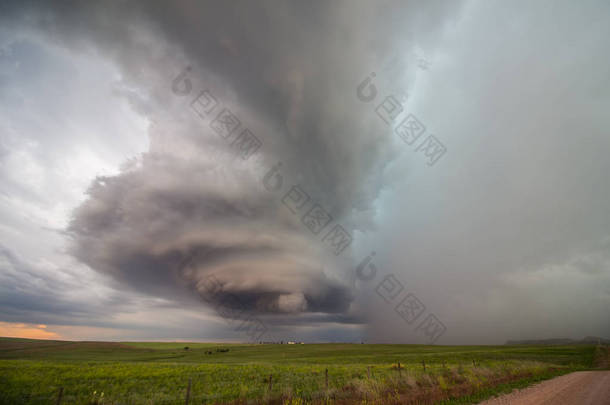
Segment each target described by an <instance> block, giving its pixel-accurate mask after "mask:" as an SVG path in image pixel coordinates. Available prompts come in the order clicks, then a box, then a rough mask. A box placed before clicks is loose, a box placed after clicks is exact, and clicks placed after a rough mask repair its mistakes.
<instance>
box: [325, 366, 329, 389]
mask: <svg viewBox="0 0 610 405" xmlns="http://www.w3.org/2000/svg"><path fill="white" fill-rule="evenodd" d="M324 374H325V377H326V390H327V391H328V369H326V371H325V372H324Z"/></svg>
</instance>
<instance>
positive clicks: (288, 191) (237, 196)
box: [0, 0, 610, 344]
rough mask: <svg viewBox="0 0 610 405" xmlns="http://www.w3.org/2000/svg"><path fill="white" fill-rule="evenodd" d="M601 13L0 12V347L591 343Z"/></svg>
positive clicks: (604, 99) (560, 4)
mask: <svg viewBox="0 0 610 405" xmlns="http://www.w3.org/2000/svg"><path fill="white" fill-rule="evenodd" d="M609 37H610V6H609V5H608V4H607V2H604V1H592V0H588V1H583V2H571V1H544V0H539V1H535V2H526V1H514V2H500V1H482V0H465V1H389V0H382V1H378V2H368V1H364V0H357V1H348V0H342V1H333V2H323V1H312V2H298V1H285V2H277V1H259V2H249V1H235V2H224V1H209V0H206V1H194V0H193V1H189V0H183V1H178V2H162V1H115V2H100V3H97V2H72V1H67V2H62V3H57V4H52V3H51V2H42V1H41V2H31V1H25V2H24V1H20V2H4V3H3V5H2V6H0V185H1V189H0V335H2V336H21V337H32V338H44V339H68V340H69V339H73V340H192V341H235V342H243V341H288V340H295V341H306V342H339V341H340V342H357V343H359V342H370V343H375V342H378V343H434V344H502V343H504V342H505V341H506V340H519V339H544V338H558V337H568V338H582V337H584V336H602V337H610V322H609V317H608V313H609V308H610V214H609V208H608V207H610V181H609V180H608V173H609V172H610V159H609V158H608V156H607V155H608V153H609V152H610V133H609V131H610V116H609V115H608V113H607V112H608V111H609V107H610V79H609V78H610V63H609V62H610V56H609V55H608V52H607V38H609Z"/></svg>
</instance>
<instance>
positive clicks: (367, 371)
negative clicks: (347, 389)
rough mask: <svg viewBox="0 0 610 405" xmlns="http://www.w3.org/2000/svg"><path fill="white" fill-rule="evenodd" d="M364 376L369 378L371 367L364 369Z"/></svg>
mask: <svg viewBox="0 0 610 405" xmlns="http://www.w3.org/2000/svg"><path fill="white" fill-rule="evenodd" d="M366 375H367V377H368V378H369V379H370V378H371V366H367V367H366Z"/></svg>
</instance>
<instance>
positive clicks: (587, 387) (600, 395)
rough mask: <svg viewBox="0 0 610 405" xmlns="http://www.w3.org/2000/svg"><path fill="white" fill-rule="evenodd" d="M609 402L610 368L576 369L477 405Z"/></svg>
mask: <svg viewBox="0 0 610 405" xmlns="http://www.w3.org/2000/svg"><path fill="white" fill-rule="evenodd" d="M505 404H506V405H508V404H510V405H534V404H535V405H551V404H552V405H610V371H578V372H576V373H571V374H566V375H563V376H561V377H557V378H553V379H552V380H548V381H544V382H542V383H540V384H536V385H534V386H532V387H529V388H525V389H523V390H517V391H513V392H511V393H510V394H507V395H503V396H501V397H498V398H495V399H490V400H488V401H485V402H481V403H480V404H479V405H505Z"/></svg>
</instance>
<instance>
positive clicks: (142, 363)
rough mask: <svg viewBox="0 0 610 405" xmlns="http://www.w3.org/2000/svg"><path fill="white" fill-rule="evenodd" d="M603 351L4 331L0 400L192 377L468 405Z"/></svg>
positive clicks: (144, 400) (231, 394)
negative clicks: (154, 339) (20, 335)
mask: <svg viewBox="0 0 610 405" xmlns="http://www.w3.org/2000/svg"><path fill="white" fill-rule="evenodd" d="M185 346H188V347H189V349H188V350H185V349H184V347H185ZM217 349H228V351H224V352H220V351H217ZM597 350H599V349H597ZM210 352H211V354H209V353H210ZM595 356H596V348H595V347H594V346H587V345H574V346H420V345H360V344H306V345H240V344H210V343H135V342H134V343H132V342H124V343H109V342H62V341H40V340H28V339H12V338H0V403H2V404H49V403H55V402H54V401H55V400H56V398H57V396H58V392H59V389H60V387H63V390H64V393H63V398H62V402H61V403H62V404H92V403H93V404H184V403H185V396H186V387H187V385H188V383H189V379H190V380H191V393H190V402H189V403H190V404H202V403H208V404H210V403H227V402H234V403H248V402H250V403H262V402H273V403H290V404H301V403H309V402H311V403H322V402H334V403H409V402H408V401H409V400H411V399H414V401H415V402H412V403H432V402H434V401H435V400H438V401H444V402H443V403H468V402H469V401H472V400H476V399H479V398H483V397H485V396H488V395H490V394H492V393H495V392H500V391H502V390H506V389H508V388H510V387H512V386H516V385H523V384H526V383H528V382H531V381H535V380H538V379H542V378H548V377H551V376H554V375H558V374H562V373H565V372H569V371H572V370H582V369H589V368H592V367H593V364H594V358H595ZM422 361H423V362H425V365H426V370H425V371H424V367H423V364H422ZM473 361H474V364H473ZM398 363H400V366H401V367H400V370H399V369H398ZM368 367H370V372H371V376H370V378H369V376H368ZM326 369H328V385H329V387H328V390H327V389H326V377H325V370H326ZM270 375H271V376H272V387H271V390H269V388H270V387H269V376H270ZM409 395H410V397H409ZM408 398H411V399H408ZM418 398H419V399H418Z"/></svg>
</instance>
